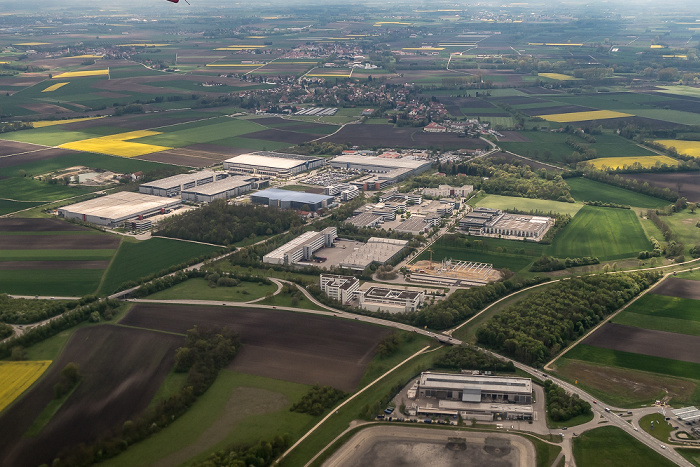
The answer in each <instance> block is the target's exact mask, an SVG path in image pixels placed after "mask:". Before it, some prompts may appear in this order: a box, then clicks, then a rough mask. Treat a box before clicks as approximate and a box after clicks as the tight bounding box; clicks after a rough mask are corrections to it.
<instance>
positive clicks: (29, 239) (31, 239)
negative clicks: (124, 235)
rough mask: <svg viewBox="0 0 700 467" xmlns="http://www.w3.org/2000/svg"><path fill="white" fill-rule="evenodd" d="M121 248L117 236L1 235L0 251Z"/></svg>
mask: <svg viewBox="0 0 700 467" xmlns="http://www.w3.org/2000/svg"><path fill="white" fill-rule="evenodd" d="M117 246H119V238H118V237H117V236H116V235H108V234H104V235H99V234H95V235H27V236H24V235H0V250H93V249H113V248H117Z"/></svg>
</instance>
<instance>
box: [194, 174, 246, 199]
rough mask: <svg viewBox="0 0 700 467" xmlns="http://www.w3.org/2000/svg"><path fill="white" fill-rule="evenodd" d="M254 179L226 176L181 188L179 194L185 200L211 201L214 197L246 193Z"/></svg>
mask: <svg viewBox="0 0 700 467" xmlns="http://www.w3.org/2000/svg"><path fill="white" fill-rule="evenodd" d="M255 181H256V179H255V178H251V177H243V176H234V177H228V178H224V179H221V180H219V181H216V182H212V183H207V184H206V185H200V186H193V187H192V188H188V189H183V190H182V193H181V196H182V199H183V200H185V201H194V202H196V203H211V202H212V201H214V200H215V199H229V198H235V197H236V196H238V195H241V194H243V193H246V192H248V191H250V190H251V189H252V188H253V186H254V183H255Z"/></svg>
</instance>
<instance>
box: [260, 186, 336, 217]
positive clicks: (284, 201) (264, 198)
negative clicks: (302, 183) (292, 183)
mask: <svg viewBox="0 0 700 467" xmlns="http://www.w3.org/2000/svg"><path fill="white" fill-rule="evenodd" d="M250 200H251V201H252V202H253V203H257V204H265V205H267V206H276V207H278V208H282V209H298V210H303V211H318V210H319V209H322V208H325V207H327V206H328V205H329V204H330V203H332V202H333V197H332V196H329V195H317V194H314V193H302V192H299V191H290V190H280V189H277V188H269V189H267V190H262V191H258V192H257V193H254V194H252V195H250Z"/></svg>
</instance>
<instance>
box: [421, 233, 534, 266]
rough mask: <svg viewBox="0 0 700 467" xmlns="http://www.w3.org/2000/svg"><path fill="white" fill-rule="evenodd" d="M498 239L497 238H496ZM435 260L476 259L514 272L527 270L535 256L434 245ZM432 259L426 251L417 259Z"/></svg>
mask: <svg viewBox="0 0 700 467" xmlns="http://www.w3.org/2000/svg"><path fill="white" fill-rule="evenodd" d="M496 240H497V239H496ZM431 248H432V250H433V261H441V260H442V259H445V258H447V259H454V260H462V261H474V262H477V263H490V264H493V267H495V268H499V269H500V268H508V269H510V270H511V271H513V272H519V271H523V270H526V269H527V268H528V267H529V266H530V264H532V262H533V261H534V260H535V258H534V257H529V256H524V255H516V254H510V253H498V252H496V251H492V252H491V251H482V250H478V249H475V248H464V247H458V246H439V245H438V246H433V247H431ZM427 259H430V252H428V251H424V252H423V253H421V254H420V255H419V256H418V257H417V258H416V261H421V260H427Z"/></svg>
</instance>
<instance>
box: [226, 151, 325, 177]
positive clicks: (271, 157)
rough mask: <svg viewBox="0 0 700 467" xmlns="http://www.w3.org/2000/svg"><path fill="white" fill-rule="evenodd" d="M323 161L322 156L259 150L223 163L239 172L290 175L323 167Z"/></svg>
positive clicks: (279, 175)
mask: <svg viewBox="0 0 700 467" xmlns="http://www.w3.org/2000/svg"><path fill="white" fill-rule="evenodd" d="M323 163H324V159H323V158H322V157H313V156H301V155H298V154H284V153H281V152H270V151H257V152H251V153H248V154H241V155H239V156H236V157H232V158H231V159H227V160H225V161H224V163H223V165H224V170H228V171H231V172H234V173H238V174H255V175H269V176H273V177H288V176H291V175H296V174H298V173H300V172H306V171H307V170H312V169H315V168H317V167H321V166H322V165H323Z"/></svg>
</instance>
